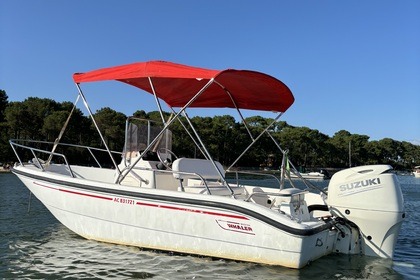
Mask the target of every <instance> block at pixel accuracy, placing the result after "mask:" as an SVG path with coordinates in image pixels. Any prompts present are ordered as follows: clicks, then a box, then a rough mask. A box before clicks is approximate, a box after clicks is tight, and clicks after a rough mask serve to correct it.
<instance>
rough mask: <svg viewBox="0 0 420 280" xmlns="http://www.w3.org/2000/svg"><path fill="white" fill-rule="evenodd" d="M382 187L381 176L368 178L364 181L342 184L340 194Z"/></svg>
mask: <svg viewBox="0 0 420 280" xmlns="http://www.w3.org/2000/svg"><path fill="white" fill-rule="evenodd" d="M379 187H381V180H380V179H379V178H373V179H366V180H362V181H357V182H352V183H348V184H344V185H341V186H340V195H341V196H342V195H349V194H353V193H358V192H364V191H368V190H372V189H377V188H379Z"/></svg>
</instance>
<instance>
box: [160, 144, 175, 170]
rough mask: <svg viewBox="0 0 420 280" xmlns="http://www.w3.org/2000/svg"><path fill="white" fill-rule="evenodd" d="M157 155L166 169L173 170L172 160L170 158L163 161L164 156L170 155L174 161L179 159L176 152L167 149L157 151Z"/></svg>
mask: <svg viewBox="0 0 420 280" xmlns="http://www.w3.org/2000/svg"><path fill="white" fill-rule="evenodd" d="M156 154H157V156H158V158H159V161H160V162H161V163H162V164H163V165H164V166H165V167H166V168H169V169H171V166H172V160H171V159H170V158H166V159H163V154H170V155H171V156H172V157H173V158H174V159H177V158H178V157H177V156H176V154H174V152H172V151H171V150H169V149H167V148H159V149H158V150H157V151H156Z"/></svg>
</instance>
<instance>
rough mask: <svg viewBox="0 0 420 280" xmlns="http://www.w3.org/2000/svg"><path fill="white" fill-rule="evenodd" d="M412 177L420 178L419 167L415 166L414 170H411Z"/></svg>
mask: <svg viewBox="0 0 420 280" xmlns="http://www.w3.org/2000/svg"><path fill="white" fill-rule="evenodd" d="M413 175H414V177H416V178H420V165H419V166H415V167H414V170H413Z"/></svg>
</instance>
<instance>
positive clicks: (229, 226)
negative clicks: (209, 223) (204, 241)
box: [216, 220, 255, 235]
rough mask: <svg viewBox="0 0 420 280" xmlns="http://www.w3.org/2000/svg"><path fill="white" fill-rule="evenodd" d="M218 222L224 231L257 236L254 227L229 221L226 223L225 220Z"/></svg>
mask: <svg viewBox="0 0 420 280" xmlns="http://www.w3.org/2000/svg"><path fill="white" fill-rule="evenodd" d="M216 222H217V224H218V225H219V226H220V227H221V228H222V229H224V230H229V231H235V232H240V233H246V234H252V235H254V234H255V233H254V231H253V229H252V227H251V226H250V225H248V224H242V223H236V222H229V221H224V220H216Z"/></svg>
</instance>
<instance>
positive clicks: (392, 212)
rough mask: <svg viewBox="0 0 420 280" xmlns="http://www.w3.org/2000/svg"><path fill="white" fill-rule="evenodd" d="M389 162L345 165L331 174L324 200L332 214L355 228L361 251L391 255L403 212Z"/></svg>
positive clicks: (374, 254)
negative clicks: (357, 232) (343, 168)
mask: <svg viewBox="0 0 420 280" xmlns="http://www.w3.org/2000/svg"><path fill="white" fill-rule="evenodd" d="M391 169H392V167H391V166H389V165H368V166H359V167H353V168H349V169H345V170H342V171H339V172H337V173H336V174H334V175H333V176H332V178H331V181H330V184H329V186H328V198H327V203H328V206H329V208H330V211H331V213H332V214H333V215H334V216H338V217H342V218H344V219H345V220H348V221H351V222H353V223H354V224H356V226H357V227H358V228H359V231H360V235H361V241H362V242H361V243H362V244H360V245H361V248H362V253H363V254H365V255H368V256H379V257H382V258H392V257H393V254H394V248H395V244H396V242H397V237H398V233H399V231H400V228H401V224H402V221H403V219H404V217H405V214H404V209H403V208H404V199H403V196H402V192H401V187H400V184H399V182H398V179H397V177H396V175H395V174H393V173H390V172H389V171H390V170H391Z"/></svg>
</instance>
